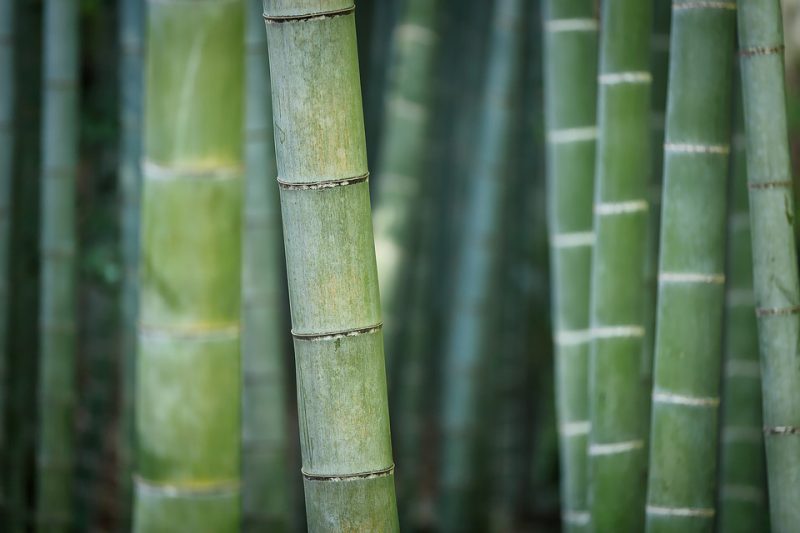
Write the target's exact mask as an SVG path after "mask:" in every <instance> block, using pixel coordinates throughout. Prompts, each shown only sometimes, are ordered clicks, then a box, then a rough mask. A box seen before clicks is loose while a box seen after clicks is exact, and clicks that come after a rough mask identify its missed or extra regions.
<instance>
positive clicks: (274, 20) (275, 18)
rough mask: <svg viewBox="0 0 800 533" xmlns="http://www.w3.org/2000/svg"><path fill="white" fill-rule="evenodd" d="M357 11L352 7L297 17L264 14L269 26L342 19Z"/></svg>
mask: <svg viewBox="0 0 800 533" xmlns="http://www.w3.org/2000/svg"><path fill="white" fill-rule="evenodd" d="M355 10H356V6H355V5H352V6H350V7H345V8H342V9H332V10H330V11H315V12H313V13H299V14H297V15H270V14H268V13H264V20H266V21H267V23H269V24H282V23H285V22H298V21H307V20H313V19H326V18H333V17H341V16H343V15H349V14H350V13H352V12H354V11H355Z"/></svg>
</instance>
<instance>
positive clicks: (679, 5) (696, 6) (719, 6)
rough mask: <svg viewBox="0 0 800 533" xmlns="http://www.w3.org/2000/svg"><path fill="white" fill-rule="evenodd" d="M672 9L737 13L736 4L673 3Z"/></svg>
mask: <svg viewBox="0 0 800 533" xmlns="http://www.w3.org/2000/svg"><path fill="white" fill-rule="evenodd" d="M672 8H673V9H675V10H682V9H726V10H729V11H736V3H735V2H673V3H672Z"/></svg>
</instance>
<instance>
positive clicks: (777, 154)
mask: <svg viewBox="0 0 800 533" xmlns="http://www.w3.org/2000/svg"><path fill="white" fill-rule="evenodd" d="M739 55H740V57H741V60H740V64H741V74H742V93H743V97H744V98H743V99H744V116H745V131H746V135H747V175H748V186H749V189H750V223H751V235H752V243H753V274H754V289H755V306H756V315H757V317H758V337H759V351H760V353H761V372H762V386H763V393H764V434H765V436H764V440H765V442H766V453H767V478H768V480H769V481H768V482H769V508H770V519H771V525H772V531H774V532H777V533H789V532H791V531H798V529H800V505H798V502H800V459H799V458H800V390H799V389H798V383H800V366H798V364H797V357H798V336H800V316H798V313H800V291H799V290H798V273H797V250H796V247H795V246H796V245H795V241H794V218H795V209H794V195H793V192H792V189H793V185H792V173H791V164H790V158H789V144H788V136H787V122H786V92H785V85H784V71H783V69H784V66H783V31H782V23H781V6H780V2H779V1H778V0H749V1H747V2H741V3H740V4H739Z"/></svg>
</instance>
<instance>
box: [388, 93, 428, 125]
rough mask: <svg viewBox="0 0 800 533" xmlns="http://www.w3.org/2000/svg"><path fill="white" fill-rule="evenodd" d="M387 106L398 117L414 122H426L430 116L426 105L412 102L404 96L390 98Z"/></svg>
mask: <svg viewBox="0 0 800 533" xmlns="http://www.w3.org/2000/svg"><path fill="white" fill-rule="evenodd" d="M387 105H388V106H389V107H390V108H391V109H392V111H394V112H395V113H397V114H398V115H400V116H403V117H407V118H410V119H412V120H424V119H425V118H427V116H428V110H427V109H426V108H425V106H424V105H422V104H418V103H416V102H412V101H411V100H408V99H406V98H403V97H402V96H393V97H391V98H389V101H388V103H387Z"/></svg>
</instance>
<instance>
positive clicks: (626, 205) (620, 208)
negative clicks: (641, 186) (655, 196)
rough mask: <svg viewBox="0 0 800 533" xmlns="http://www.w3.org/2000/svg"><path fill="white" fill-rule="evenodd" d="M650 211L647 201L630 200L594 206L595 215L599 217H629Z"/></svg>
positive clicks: (601, 203)
mask: <svg viewBox="0 0 800 533" xmlns="http://www.w3.org/2000/svg"><path fill="white" fill-rule="evenodd" d="M647 209H648V204H647V200H629V201H624V202H600V203H598V204H595V206H594V214H595V215H599V216H608V215H627V214H630V213H643V212H646V211H647Z"/></svg>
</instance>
